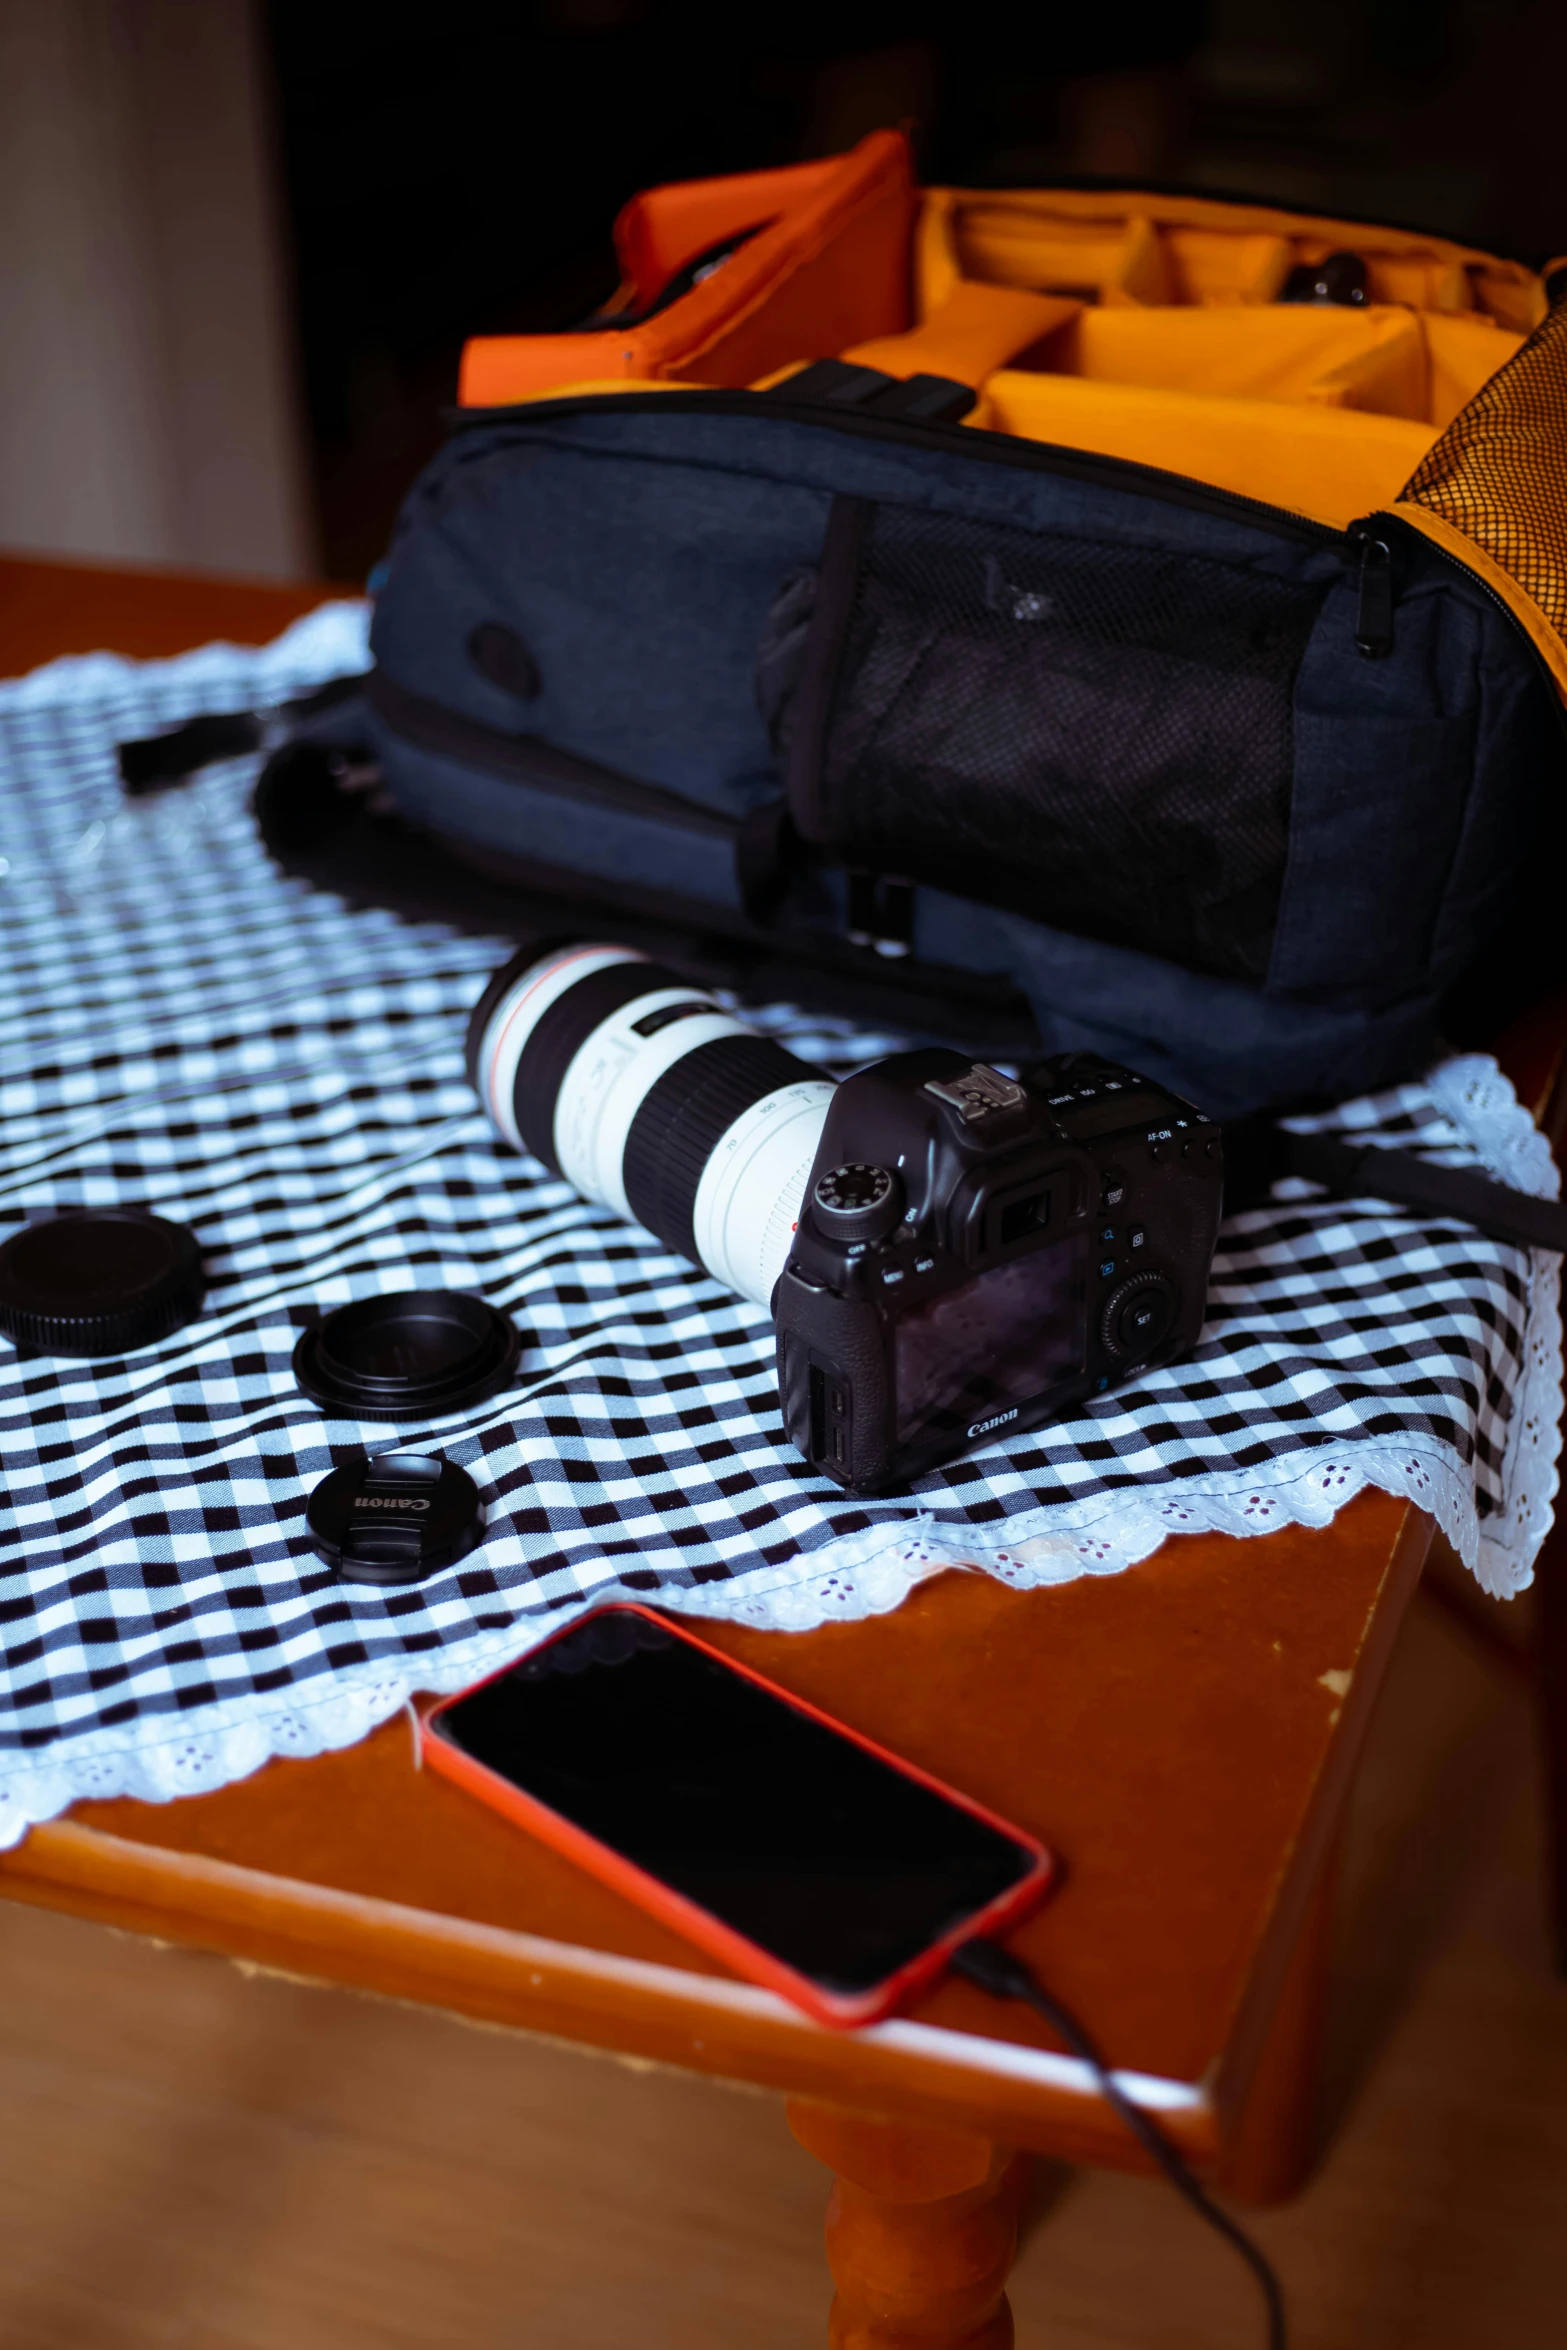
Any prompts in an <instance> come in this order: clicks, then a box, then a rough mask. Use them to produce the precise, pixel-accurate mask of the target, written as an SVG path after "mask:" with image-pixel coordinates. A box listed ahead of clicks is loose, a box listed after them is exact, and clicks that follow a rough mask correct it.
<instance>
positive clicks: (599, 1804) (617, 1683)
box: [438, 1607, 1035, 1993]
mask: <svg viewBox="0 0 1567 2350" xmlns="http://www.w3.org/2000/svg"><path fill="white" fill-rule="evenodd" d="M438 1729H439V1732H440V1734H442V1735H444V1736H445V1737H447V1738H448V1739H450V1740H451V1741H452V1742H453V1743H454V1744H455V1745H457V1746H458V1747H460V1748H461V1749H462V1751H463V1752H464V1753H465V1754H469V1755H471V1756H472V1757H473V1759H474V1761H475V1762H479V1763H483V1764H484V1765H485V1766H486V1767H487V1768H488V1769H490V1770H492V1771H496V1772H498V1773H499V1774H500V1776H501V1777H502V1778H503V1779H507V1780H509V1781H510V1782H511V1784H512V1785H513V1786H514V1787H517V1788H520V1789H521V1790H522V1791H523V1792H524V1793H525V1794H528V1795H531V1796H533V1797H535V1798H536V1799H537V1801H538V1802H540V1803H543V1804H547V1805H548V1806H549V1808H550V1810H551V1811H554V1812H558V1813H559V1814H560V1815H561V1816H562V1818H564V1819H567V1820H570V1821H571V1822H572V1823H573V1825H574V1826H576V1827H578V1828H581V1829H584V1830H585V1831H586V1833H587V1834H588V1835H590V1836H592V1837H595V1838H596V1839H597V1840H598V1842H599V1843H600V1844H604V1845H607V1846H608V1847H609V1849H610V1850H611V1851H612V1852H615V1853H618V1854H620V1855H621V1857H622V1858H623V1859H625V1860H628V1861H631V1862H633V1863H634V1864H635V1865H636V1867H638V1868H639V1869H643V1870H645V1871H646V1872H647V1874H648V1875H649V1876H652V1877H656V1878H658V1879H659V1880H660V1881H661V1882H662V1883H664V1884H666V1885H668V1886H671V1887H672V1888H673V1889H674V1890H675V1891H676V1892H678V1893H683V1894H684V1895H685V1896H686V1898H687V1899H688V1900H690V1901H694V1902H696V1903H698V1904H699V1905H700V1906H701V1907H702V1908H703V1909H705V1910H708V1911H709V1912H710V1913H711V1914H712V1915H713V1916H714V1917H717V1918H720V1919H722V1920H723V1922H724V1923H725V1924H726V1925H728V1926H731V1927H733V1928H734V1929H735V1931H736V1932H738V1933H740V1934H743V1935H745V1936H746V1938H747V1939H748V1940H749V1941H751V1942H755V1943H759V1944H760V1945H761V1947H762V1948H763V1949H764V1950H767V1951H769V1952H771V1953H772V1955H773V1956H774V1957H776V1958H779V1959H781V1960H782V1961H783V1962H784V1963H785V1964H786V1965H787V1966H790V1967H793V1968H794V1969H795V1970H796V1971H797V1972H798V1973H800V1974H803V1975H806V1976H808V1977H809V1978H810V1979H811V1980H812V1981H814V1982H816V1983H818V1984H820V1985H821V1987H822V1988H823V1989H824V1990H827V1991H834V1992H839V1993H852V1992H860V1991H868V1990H870V1989H872V1988H873V1987H874V1986H875V1985H877V1984H878V1983H882V1982H884V1981H885V1980H886V1978H887V1977H888V1976H889V1975H891V1974H893V1973H895V1972H896V1971H897V1969H898V1968H899V1967H900V1966H903V1965H905V1964H906V1963H907V1962H908V1961H909V1960H910V1959H912V1958H915V1957H917V1956H918V1955H919V1953H920V1952H921V1951H923V1950H927V1949H929V1947H930V1945H931V1944H932V1943H933V1942H935V1941H936V1940H938V1939H939V1938H940V1936H941V1935H942V1934H943V1933H944V1932H945V1931H947V1930H948V1929H949V1928H952V1927H954V1926H957V1925H959V1924H961V1922H962V1921H963V1920H964V1919H965V1918H967V1917H970V1916H972V1915H973V1913H974V1912H975V1911H976V1910H978V1909H982V1908H983V1907H985V1906H986V1904H987V1903H989V1902H991V1901H993V1900H994V1899H995V1898H996V1896H997V1895H998V1894H1001V1893H1004V1892H1005V1891H1007V1890H1008V1888H1009V1887H1011V1886H1013V1885H1016V1884H1018V1883H1020V1882H1021V1880H1022V1879H1023V1878H1024V1877H1026V1876H1027V1875H1028V1874H1029V1872H1030V1870H1031V1869H1032V1868H1033V1867H1034V1865H1035V1861H1034V1855H1033V1854H1032V1853H1031V1852H1030V1851H1029V1849H1028V1847H1027V1846H1026V1845H1023V1844H1020V1843H1016V1842H1014V1841H1013V1839H1012V1838H1010V1837H1008V1836H1005V1835H1003V1834H1002V1833H1001V1832H1000V1831H999V1830H998V1829H995V1828H992V1827H991V1826H990V1825H989V1824H988V1822H986V1821H984V1820H982V1819H977V1818H975V1816H974V1815H973V1813H971V1812H968V1811H965V1810H964V1809H963V1808H962V1807H961V1806H960V1805H958V1804H955V1803H953V1802H951V1801H949V1800H948V1798H947V1797H946V1796H944V1795H942V1794H941V1793H940V1792H938V1791H937V1790H936V1789H934V1788H931V1787H927V1786H925V1785H924V1784H923V1783H922V1782H921V1781H920V1780H918V1779H915V1778H912V1777H911V1776H910V1775H909V1774H908V1773H907V1772H905V1771H901V1770H899V1769H898V1768H897V1767H896V1766H895V1765H894V1764H892V1763H890V1762H887V1761H884V1760H883V1759H882V1758H881V1757H880V1756H879V1755H875V1754H870V1753H867V1752H866V1750H865V1748H864V1747H862V1746H859V1745H857V1744H855V1742H854V1741H853V1740H852V1739H850V1738H846V1737H845V1736H843V1735H842V1733H841V1732H840V1731H838V1730H836V1729H835V1728H833V1727H831V1726H830V1725H829V1724H827V1723H825V1722H819V1721H816V1720H814V1719H813V1718H812V1716H810V1715H809V1714H805V1713H801V1712H800V1711H799V1710H798V1708H796V1707H795V1706H793V1705H791V1704H789V1703H788V1701H787V1700H786V1699H784V1698H782V1697H778V1696H775V1695H774V1694H773V1692H772V1691H771V1690H768V1689H763V1688H758V1687H757V1685H756V1683H755V1682H753V1681H750V1680H748V1679H747V1678H746V1677H745V1676H744V1675H743V1674H741V1673H738V1672H735V1671H733V1670H732V1669H731V1668H730V1667H729V1666H728V1665H725V1664H722V1663H720V1662H718V1661H717V1660H716V1659H715V1658H713V1657H711V1656H709V1655H707V1654H706V1653H705V1652H704V1651H703V1650H701V1649H699V1648H694V1647H693V1646H692V1645H691V1644H690V1643H689V1642H688V1641H686V1640H683V1639H681V1638H680V1637H679V1636H678V1635H677V1634H675V1633H672V1632H668V1631H666V1630H665V1629H664V1628H663V1626H662V1625H660V1624H658V1623H656V1622H655V1621H654V1620H653V1619H652V1618H650V1617H648V1616H644V1615H640V1614H638V1613H637V1612H636V1611H635V1610H633V1609H630V1608H616V1607H608V1608H601V1609H599V1610H598V1611H596V1612H595V1613H594V1614H593V1615H591V1616H588V1617H586V1618H585V1619H584V1620H583V1622H582V1623H581V1624H579V1625H578V1626H577V1627H576V1628H575V1629H574V1630H572V1631H571V1632H568V1633H566V1634H565V1635H564V1636H563V1637H562V1638H561V1639H559V1640H554V1641H551V1642H549V1643H548V1644H547V1645H546V1646H545V1647H544V1648H541V1649H539V1650H538V1651H537V1652H536V1653H535V1654H534V1655H533V1656H531V1657H524V1658H523V1659H522V1661H521V1662H520V1663H519V1664H516V1665H514V1666H513V1667H512V1669H511V1670H510V1672H507V1673H502V1674H499V1675H498V1676H497V1677H496V1679H495V1680H493V1681H489V1682H486V1684H485V1685H484V1686H483V1687H482V1688H480V1689H475V1690H474V1691H472V1692H471V1694H470V1695H468V1696H467V1697H463V1698H459V1699H458V1700H457V1701H456V1703H455V1704H453V1705H451V1706H449V1707H447V1708H445V1709H444V1710H443V1712H442V1713H441V1715H440V1716H439V1717H438Z"/></svg>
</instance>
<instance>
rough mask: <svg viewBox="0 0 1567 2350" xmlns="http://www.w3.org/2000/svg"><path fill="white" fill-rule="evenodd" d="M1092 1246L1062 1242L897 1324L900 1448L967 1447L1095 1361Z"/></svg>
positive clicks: (944, 1295)
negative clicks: (1087, 1321)
mask: <svg viewBox="0 0 1567 2350" xmlns="http://www.w3.org/2000/svg"><path fill="white" fill-rule="evenodd" d="M1084 1272H1085V1243H1084V1242H1083V1241H1081V1240H1069V1241H1067V1240H1063V1241H1057V1242H1055V1243H1054V1245H1052V1246H1049V1247H1046V1248H1036V1249H1034V1250H1032V1251H1031V1252H1030V1254H1029V1255H1027V1256H1022V1257H1013V1258H1011V1259H1010V1260H1009V1261H1008V1262H1007V1263H1006V1264H1002V1265H993V1266H992V1267H991V1269H990V1270H989V1272H988V1273H981V1274H979V1275H978V1277H977V1278H976V1279H974V1280H972V1281H967V1282H965V1283H964V1284H963V1285H962V1287H961V1288H958V1289H948V1290H943V1291H941V1292H940V1293H939V1294H938V1295H937V1296H935V1297H932V1298H930V1299H929V1300H928V1301H927V1302H926V1303H925V1304H924V1305H922V1306H917V1307H915V1308H913V1309H912V1310H906V1311H905V1312H904V1313H902V1314H901V1315H900V1316H899V1318H898V1320H897V1322H896V1323H895V1324H894V1338H893V1344H894V1372H893V1375H894V1378H895V1380H896V1383H897V1397H898V1442H899V1443H900V1445H901V1444H907V1443H909V1442H911V1441H917V1440H918V1439H919V1438H921V1437H922V1436H936V1435H940V1436H941V1437H943V1438H944V1439H946V1440H949V1441H958V1442H962V1441H964V1440H965V1439H966V1438H967V1437H968V1436H969V1435H970V1434H971V1432H974V1431H975V1430H976V1429H977V1428H978V1426H979V1425H980V1424H981V1423H983V1422H984V1421H986V1420H988V1419H990V1418H992V1416H993V1415H995V1414H996V1413H1000V1412H1006V1411H1008V1410H1009V1409H1010V1408H1011V1407H1012V1406H1014V1405H1017V1404H1024V1403H1031V1402H1032V1401H1033V1399H1034V1397H1035V1396H1036V1395H1043V1394H1044V1393H1045V1391H1046V1390H1047V1389H1048V1388H1051V1387H1055V1386H1057V1385H1059V1384H1060V1382H1061V1381H1062V1380H1064V1379H1070V1378H1072V1377H1073V1376H1074V1375H1075V1373H1077V1372H1079V1371H1080V1370H1081V1369H1082V1367H1083V1363H1084V1361H1085V1359H1086V1358H1085V1354H1084V1344H1083V1331H1084V1313H1085V1296H1086V1285H1085V1281H1084Z"/></svg>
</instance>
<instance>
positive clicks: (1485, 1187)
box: [1224, 1118, 1567, 1255]
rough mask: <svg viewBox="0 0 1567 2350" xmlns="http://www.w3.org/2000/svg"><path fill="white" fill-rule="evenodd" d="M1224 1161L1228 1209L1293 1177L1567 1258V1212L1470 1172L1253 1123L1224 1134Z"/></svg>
mask: <svg viewBox="0 0 1567 2350" xmlns="http://www.w3.org/2000/svg"><path fill="white" fill-rule="evenodd" d="M1224 1156H1225V1194H1226V1199H1227V1202H1228V1204H1229V1205H1230V1206H1231V1207H1232V1208H1242V1207H1251V1206H1254V1205H1257V1204H1260V1202H1261V1201H1262V1200H1264V1199H1266V1197H1267V1195H1268V1190H1269V1187H1270V1186H1271V1185H1272V1184H1274V1183H1276V1182H1277V1181H1278V1180H1279V1178H1280V1177H1281V1176H1284V1175H1299V1176H1302V1177H1304V1178H1305V1180H1306V1181H1307V1182H1309V1183H1320V1184H1321V1185H1322V1186H1323V1188H1324V1189H1325V1190H1327V1191H1331V1192H1333V1193H1334V1194H1336V1195H1337V1197H1339V1198H1341V1199H1385V1200H1389V1201H1391V1202H1392V1203H1393V1204H1394V1205H1395V1206H1396V1207H1407V1208H1424V1209H1426V1210H1427V1211H1428V1212H1429V1213H1431V1214H1433V1215H1438V1216H1453V1217H1456V1218H1458V1219H1459V1220H1460V1221H1461V1222H1463V1223H1465V1224H1472V1225H1473V1226H1474V1227H1475V1229H1476V1230H1477V1231H1479V1232H1485V1233H1488V1234H1489V1235H1490V1237H1491V1238H1492V1239H1493V1240H1506V1241H1511V1242H1513V1243H1514V1244H1515V1245H1516V1246H1517V1247H1520V1248H1549V1249H1555V1250H1556V1251H1557V1253H1558V1254H1559V1255H1562V1254H1567V1205H1564V1204H1563V1203H1562V1202H1561V1201H1559V1200H1552V1199H1536V1198H1534V1197H1533V1196H1532V1195H1531V1194H1530V1193H1528V1192H1524V1191H1514V1190H1513V1189H1512V1188H1511V1187H1510V1186H1509V1185H1508V1184H1505V1183H1493V1182H1492V1181H1491V1180H1490V1179H1489V1177H1487V1176H1484V1175H1477V1174H1476V1173H1475V1172H1474V1171H1473V1169H1472V1168H1469V1167H1443V1166H1438V1165H1437V1164H1436V1163H1435V1162H1434V1161H1432V1160H1430V1159H1417V1158H1414V1157H1412V1156H1411V1155H1410V1154H1409V1152H1407V1151H1395V1150H1387V1149H1385V1148H1383V1147H1382V1146H1381V1145H1379V1144H1377V1143H1355V1142H1349V1141H1346V1140H1345V1138H1344V1136H1343V1135H1342V1134H1296V1133H1292V1132H1291V1131H1290V1129H1289V1128H1288V1127H1285V1126H1277V1125H1275V1124H1273V1122H1272V1121H1271V1120H1268V1119H1260V1118H1258V1119H1241V1120H1238V1121H1237V1122H1236V1123H1235V1124H1234V1125H1227V1126H1226V1127H1225V1130H1224Z"/></svg>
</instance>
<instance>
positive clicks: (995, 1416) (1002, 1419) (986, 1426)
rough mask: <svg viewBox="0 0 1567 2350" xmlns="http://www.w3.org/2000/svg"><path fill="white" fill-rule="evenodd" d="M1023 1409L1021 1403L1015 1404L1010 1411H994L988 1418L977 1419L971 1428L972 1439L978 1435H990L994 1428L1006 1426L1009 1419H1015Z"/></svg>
mask: <svg viewBox="0 0 1567 2350" xmlns="http://www.w3.org/2000/svg"><path fill="white" fill-rule="evenodd" d="M1021 1409H1022V1406H1021V1405H1020V1404H1014V1405H1013V1406H1012V1409H1011V1410H1010V1411H1009V1412H993V1413H992V1414H991V1417H990V1418H989V1419H988V1420H976V1421H975V1422H974V1425H973V1427H972V1428H971V1429H970V1430H969V1436H970V1438H971V1439H972V1438H973V1437H976V1436H988V1435H989V1434H990V1431H991V1429H992V1428H1004V1427H1005V1426H1006V1424H1007V1422H1008V1420H1015V1419H1016V1418H1017V1416H1018V1413H1019V1411H1020V1410H1021Z"/></svg>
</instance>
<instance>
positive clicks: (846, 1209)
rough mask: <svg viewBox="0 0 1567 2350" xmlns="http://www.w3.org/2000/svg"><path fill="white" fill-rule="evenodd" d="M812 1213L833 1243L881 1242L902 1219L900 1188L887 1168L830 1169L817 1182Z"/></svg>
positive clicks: (854, 1165)
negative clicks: (854, 1241)
mask: <svg viewBox="0 0 1567 2350" xmlns="http://www.w3.org/2000/svg"><path fill="white" fill-rule="evenodd" d="M811 1209H812V1213H813V1214H814V1216H815V1219H816V1224H817V1227H818V1229H819V1230H820V1231H822V1232H823V1233H825V1234H827V1235H828V1236H829V1237H830V1238H831V1239H833V1240H858V1241H868V1240H880V1239H881V1238H882V1236H883V1235H884V1234H885V1233H888V1232H890V1231H891V1230H892V1228H893V1226H894V1225H895V1224H897V1223H898V1222H900V1221H901V1219H902V1215H903V1185H902V1184H901V1182H900V1181H899V1180H898V1177H897V1176H896V1175H895V1174H894V1173H893V1171H892V1169H891V1168H890V1167H869V1166H865V1165H862V1164H861V1163H860V1162H858V1161H854V1162H851V1164H849V1165H848V1166H844V1167H829V1168H828V1170H827V1173H826V1174H825V1175H822V1176H819V1177H818V1178H817V1183H816V1188H815V1190H814V1191H813V1192H812V1193H811Z"/></svg>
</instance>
